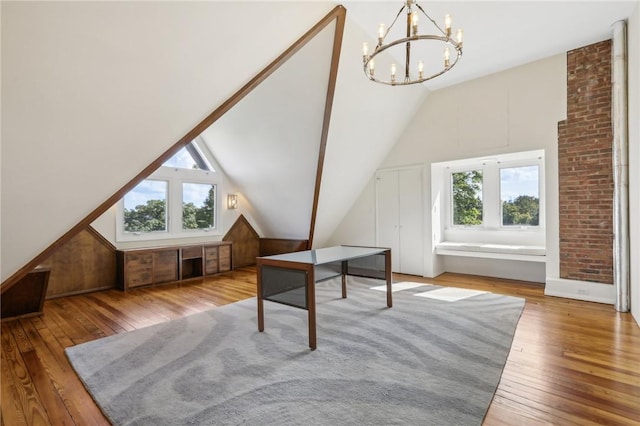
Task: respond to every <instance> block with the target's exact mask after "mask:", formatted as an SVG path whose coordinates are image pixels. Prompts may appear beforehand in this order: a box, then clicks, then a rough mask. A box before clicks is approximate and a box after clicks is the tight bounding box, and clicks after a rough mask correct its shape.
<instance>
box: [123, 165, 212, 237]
mask: <svg viewBox="0 0 640 426" xmlns="http://www.w3.org/2000/svg"><path fill="white" fill-rule="evenodd" d="M148 179H154V180H164V181H168V182H169V187H168V194H167V206H168V208H167V215H168V218H167V231H153V232H124V199H121V200H120V201H118V203H117V205H116V241H117V242H129V241H152V240H165V239H174V238H191V237H205V236H220V235H222V223H221V204H220V194H221V193H222V192H223V191H222V182H221V181H222V179H221V178H220V176H219V174H218V173H217V172H215V171H208V170H190V169H180V168H175V167H164V166H162V167H160V168H159V169H158V170H156V171H155V172H154V173H153V174H151V176H149V177H148ZM183 183H203V184H211V185H216V200H215V205H216V209H215V212H214V214H215V218H214V219H215V225H216V226H215V227H214V228H210V229H182V184H183Z"/></svg>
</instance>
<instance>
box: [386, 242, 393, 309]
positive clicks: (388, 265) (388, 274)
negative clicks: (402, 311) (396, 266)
mask: <svg viewBox="0 0 640 426" xmlns="http://www.w3.org/2000/svg"><path fill="white" fill-rule="evenodd" d="M384 275H385V278H386V280H387V307H388V308H390V307H392V306H393V300H392V296H391V294H392V292H391V289H392V287H391V250H387V251H385V252H384Z"/></svg>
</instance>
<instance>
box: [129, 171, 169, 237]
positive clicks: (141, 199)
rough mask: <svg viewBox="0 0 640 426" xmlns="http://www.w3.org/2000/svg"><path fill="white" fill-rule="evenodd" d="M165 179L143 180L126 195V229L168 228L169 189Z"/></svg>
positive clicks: (139, 230)
mask: <svg viewBox="0 0 640 426" xmlns="http://www.w3.org/2000/svg"><path fill="white" fill-rule="evenodd" d="M168 185H169V183H168V182H167V181H163V180H152V179H148V180H145V181H142V182H141V183H140V184H138V185H137V186H136V187H135V188H133V189H132V190H131V191H129V192H128V193H127V195H125V196H124V231H125V232H154V231H166V230H167V190H168Z"/></svg>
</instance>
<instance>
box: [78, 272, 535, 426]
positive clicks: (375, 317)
mask: <svg viewBox="0 0 640 426" xmlns="http://www.w3.org/2000/svg"><path fill="white" fill-rule="evenodd" d="M348 283H349V284H348V291H349V294H348V298H347V299H341V298H340V281H339V280H338V279H335V280H331V281H326V282H323V283H320V284H318V286H317V287H318V288H317V296H316V297H317V325H318V328H317V336H318V337H317V338H318V348H317V350H315V351H311V350H310V349H309V347H308V335H307V312H306V311H304V310H301V309H296V308H292V307H289V306H284V305H280V304H275V303H271V302H265V331H264V332H263V333H259V332H258V330H257V325H256V300H255V298H252V299H248V300H245V301H241V302H238V303H234V304H231V305H226V306H223V307H220V308H216V309H214V310H211V311H208V312H203V313H199V314H195V315H191V316H189V317H186V318H182V319H178V320H174V321H170V322H167V323H163V324H158V325H155V326H152V327H148V328H144V329H140V330H136V331H132V332H129V333H125V334H119V335H115V336H110V337H106V338H103V339H99V340H95V341H92V342H88V343H84V344H81V345H77V346H74V347H71V348H68V349H67V350H66V353H67V356H68V357H69V359H70V361H71V363H72V365H73V367H74V368H75V370H76V372H77V373H78V375H79V376H80V378H81V379H82V381H83V382H84V384H85V386H86V387H87V389H88V390H89V392H90V393H91V394H92V396H93V398H94V399H95V401H96V402H97V403H98V405H99V406H100V407H101V409H102V410H103V412H104V413H105V415H106V416H107V417H108V418H109V419H110V420H111V422H112V423H114V424H116V425H240V424H245V425H253V424H255V425H330V424H332V425H393V424H397V425H479V424H481V423H482V420H483V418H484V416H485V413H486V411H487V408H488V406H489V404H490V403H491V399H492V398H493V394H494V392H495V390H496V387H497V385H498V382H499V380H500V376H501V374H502V369H503V367H504V364H505V361H506V358H507V355H508V353H509V349H510V346H511V342H512V339H513V334H514V331H515V328H516V325H517V322H518V319H519V318H520V314H521V313H522V309H523V306H524V300H523V299H519V298H514V297H507V296H500V295H495V294H491V293H481V294H477V293H464V292H463V293H459V292H458V293H456V291H455V290H453V292H454V293H456V294H453V296H452V295H451V291H450V290H449V289H446V288H442V287H436V286H429V285H425V286H419V287H413V288H405V289H403V290H400V291H394V293H393V296H394V306H393V308H391V309H388V308H386V299H385V297H386V295H385V293H384V292H383V291H379V290H375V289H371V287H373V286H379V285H380V284H381V281H375V280H366V279H359V278H353V277H349V280H348ZM394 286H396V285H395V284H394ZM397 287H402V284H400V285H397ZM406 287H410V285H407V286H406ZM460 294H462V296H466V298H462V299H460V300H456V299H457V298H459V297H460ZM425 295H432V296H433V297H438V298H432V297H424V296H425ZM451 300H455V301H451Z"/></svg>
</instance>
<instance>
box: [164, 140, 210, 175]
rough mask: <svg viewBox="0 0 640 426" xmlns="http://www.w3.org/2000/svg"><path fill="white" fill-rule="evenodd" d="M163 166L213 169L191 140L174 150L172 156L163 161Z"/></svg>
mask: <svg viewBox="0 0 640 426" xmlns="http://www.w3.org/2000/svg"><path fill="white" fill-rule="evenodd" d="M163 166H165V167H176V168H178V169H193V170H213V167H211V164H209V161H208V160H207V158H206V157H205V156H204V155H203V154H202V152H201V151H200V149H199V148H198V147H197V145H195V144H194V143H193V142H192V143H190V144H189V145H187V146H185V147H183V148H182V149H180V151H178V152H176V154H175V155H174V156H173V157H171V158H169V159H168V160H167V161H165V162H164V164H163Z"/></svg>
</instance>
